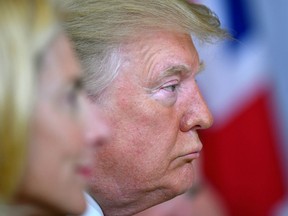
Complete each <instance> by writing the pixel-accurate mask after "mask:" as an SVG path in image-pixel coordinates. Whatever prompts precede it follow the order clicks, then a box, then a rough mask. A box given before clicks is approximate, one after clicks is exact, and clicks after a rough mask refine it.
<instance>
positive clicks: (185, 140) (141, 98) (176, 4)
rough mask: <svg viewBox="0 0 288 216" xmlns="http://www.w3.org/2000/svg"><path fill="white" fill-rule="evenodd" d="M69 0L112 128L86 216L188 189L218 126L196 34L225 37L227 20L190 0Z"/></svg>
mask: <svg viewBox="0 0 288 216" xmlns="http://www.w3.org/2000/svg"><path fill="white" fill-rule="evenodd" d="M65 3H66V4H65V7H67V8H68V10H69V11H70V14H67V15H66V16H65V17H66V18H67V20H66V21H65V27H66V30H67V31H68V33H69V36H71V38H72V40H73V42H74V43H75V47H76V50H77V52H78V54H79V56H80V58H81V60H82V63H83V67H84V70H85V89H86V91H87V93H88V95H89V97H90V99H91V101H92V103H94V104H97V105H99V107H100V108H101V110H103V111H104V115H105V117H106V118H107V119H108V122H109V124H110V127H111V129H112V138H111V142H110V143H109V144H107V145H106V146H103V148H102V149H101V151H97V152H96V154H95V159H96V162H95V163H94V170H93V175H92V179H91V182H90V188H89V194H90V195H91V196H90V197H88V198H87V199H88V202H89V206H90V208H89V210H88V211H87V212H86V214H85V215H103V213H102V211H101V209H102V210H103V212H104V214H105V215H106V216H112V215H117V216H122V215H132V214H135V213H137V212H140V211H142V210H144V209H147V208H149V207H151V206H153V205H156V204H159V203H162V202H164V201H166V200H169V199H172V198H173V197H175V196H177V195H179V194H182V193H184V192H186V191H187V190H188V189H189V188H190V187H191V186H192V185H193V177H194V174H193V166H192V161H193V160H194V159H196V158H198V157H199V153H200V151H201V149H202V143H201V142H200V140H199V138H198V134H197V131H198V130H200V129H205V128H208V127H210V126H211V124H212V116H211V114H210V112H209V110H208V108H207V106H206V104H205V101H204V100H203V98H202V95H201V93H200V91H199V89H198V86H197V83H196V81H195V77H196V75H197V73H198V72H199V71H200V70H201V62H200V60H199V57H198V52H197V50H196V49H195V47H194V44H193V41H192V38H191V35H190V34H192V35H193V36H192V37H193V38H198V39H200V40H201V41H203V42H207V41H211V40H212V39H215V38H216V39H218V38H222V37H225V36H226V34H225V32H224V31H223V30H222V29H221V28H220V27H219V26H220V23H219V20H218V19H217V17H215V16H214V14H213V13H212V12H211V11H210V10H209V9H208V8H207V7H205V6H203V5H197V4H190V3H188V2H187V1H185V0H145V1H141V0H123V1H121V0H81V1H78V0H67V1H65ZM98 204H99V205H98ZM99 206H100V207H101V209H100V207H99Z"/></svg>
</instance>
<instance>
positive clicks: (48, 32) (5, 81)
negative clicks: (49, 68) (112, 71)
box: [0, 0, 57, 204]
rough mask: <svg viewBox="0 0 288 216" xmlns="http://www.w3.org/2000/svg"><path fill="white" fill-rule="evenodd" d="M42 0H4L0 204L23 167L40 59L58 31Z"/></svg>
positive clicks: (0, 14)
mask: <svg viewBox="0 0 288 216" xmlns="http://www.w3.org/2000/svg"><path fill="white" fill-rule="evenodd" d="M56 29H57V27H56V22H55V16H54V9H52V6H51V3H50V2H48V1H46V0H45V1H44V0H9V1H7V0H0V32H1V34H0V176H1V177H0V204H1V203H5V202H8V201H9V200H10V199H11V198H12V196H13V193H14V192H15V190H16V189H17V185H18V183H19V181H20V179H21V175H22V172H23V170H24V167H25V156H26V148H27V142H28V135H29V119H30V116H31V113H32V111H33V105H34V94H35V92H36V85H35V81H36V78H37V72H38V70H39V65H37V64H39V58H40V57H41V54H42V52H44V50H45V47H46V46H47V44H48V43H49V41H50V40H51V38H52V37H53V35H55V34H56Z"/></svg>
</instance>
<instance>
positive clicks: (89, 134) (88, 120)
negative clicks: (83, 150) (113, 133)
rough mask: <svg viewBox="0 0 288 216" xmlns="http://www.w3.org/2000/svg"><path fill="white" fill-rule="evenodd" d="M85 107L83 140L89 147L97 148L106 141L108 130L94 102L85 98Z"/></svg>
mask: <svg viewBox="0 0 288 216" xmlns="http://www.w3.org/2000/svg"><path fill="white" fill-rule="evenodd" d="M85 107H86V109H85V113H84V115H85V126H84V136H85V140H86V142H87V143H88V145H89V146H90V147H93V148H95V147H96V148H97V147H100V146H102V145H104V144H105V143H106V142H107V141H108V139H109V137H110V130H109V127H108V124H107V122H106V121H105V119H104V117H103V114H102V113H101V110H100V109H99V108H98V107H97V105H96V104H94V103H92V102H90V101H89V99H87V98H85Z"/></svg>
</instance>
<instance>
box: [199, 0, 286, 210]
mask: <svg viewBox="0 0 288 216" xmlns="http://www.w3.org/2000/svg"><path fill="white" fill-rule="evenodd" d="M197 2H199V3H203V4H205V5H208V6H209V7H210V8H211V9H212V10H213V11H215V12H216V13H217V15H218V16H219V17H220V20H221V22H222V24H223V25H224V28H226V29H228V30H229V31H230V33H231V34H232V35H233V37H234V38H235V39H236V40H235V41H226V42H223V43H218V44H217V45H215V46H209V47H204V46H201V45H198V46H199V49H200V58H202V59H203V60H204V61H205V62H207V67H206V71H205V72H204V73H203V74H202V75H201V76H200V77H199V85H200V88H201V89H202V92H203V95H204V97H205V98H206V100H207V103H208V105H209V107H210V109H211V111H212V113H213V115H214V118H215V123H214V126H213V127H212V128H211V129H209V130H207V131H205V132H202V133H201V138H202V141H203V143H204V158H203V162H204V165H203V166H204V167H203V168H204V173H205V175H206V176H207V179H208V180H209V181H210V182H211V183H212V184H213V185H214V186H215V188H216V190H218V192H219V194H220V195H221V196H222V198H223V199H224V201H225V203H226V205H227V208H228V210H229V212H230V215H232V216H268V215H269V216H270V215H272V214H273V209H274V208H275V206H276V205H277V203H278V202H280V201H281V200H283V199H284V196H285V183H286V182H285V180H284V179H285V177H284V171H283V169H285V165H284V166H283V164H281V163H283V160H281V155H280V154H279V152H281V151H282V150H281V147H282V146H283V145H282V144H281V142H283V140H282V139H280V138H279V137H280V136H281V135H280V134H279V130H278V128H279V126H278V121H277V117H276V115H275V109H276V108H275V107H274V106H273V104H274V99H273V93H272V92H273V89H274V86H273V85H274V83H273V82H271V80H273V79H272V77H271V75H273V73H271V70H272V69H271V66H270V64H269V60H270V59H269V47H268V46H267V41H266V38H265V37H264V36H263V35H261V31H260V30H259V26H257V20H256V19H253V16H252V14H253V7H252V6H251V3H250V5H248V3H249V1H245V0H217V1H215V0H201V1H200V0H198V1H197ZM254 10H255V9H254ZM287 61H288V59H287ZM287 85H288V80H287ZM286 184H287V183H286Z"/></svg>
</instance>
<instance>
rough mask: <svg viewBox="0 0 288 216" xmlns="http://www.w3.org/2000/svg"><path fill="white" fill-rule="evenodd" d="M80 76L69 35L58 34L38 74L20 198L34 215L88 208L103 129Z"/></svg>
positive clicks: (79, 210)
mask: <svg viewBox="0 0 288 216" xmlns="http://www.w3.org/2000/svg"><path fill="white" fill-rule="evenodd" d="M80 75H81V73H80V68H79V64H78V62H77V60H76V59H75V56H74V53H73V51H72V49H71V47H70V44H69V42H68V40H67V38H66V37H65V36H63V35H61V36H58V37H57V38H56V39H55V41H53V43H52V46H51V47H49V49H48V51H47V52H46V53H45V55H44V58H43V65H42V67H41V70H40V73H39V80H38V92H37V95H36V104H35V110H34V112H33V116H32V120H31V137H30V142H29V145H28V149H29V150H28V158H27V169H26V170H25V173H24V177H23V181H22V184H21V185H20V189H19V192H18V194H17V196H16V198H17V199H16V203H17V204H18V205H21V204H22V205H23V206H25V208H26V209H27V210H28V211H32V212H33V215H34V214H35V215H58V214H62V213H63V214H64V213H74V214H79V213H82V212H83V211H84V210H85V207H86V204H85V199H84V196H83V192H82V191H83V190H84V187H85V185H86V182H87V180H88V177H89V176H90V174H91V168H92V167H91V165H92V155H91V153H89V152H91V150H93V149H94V148H95V147H96V146H97V145H98V144H97V142H98V141H99V139H100V138H101V137H102V136H103V134H104V133H102V132H103V130H102V129H103V128H101V127H100V126H101V124H100V123H99V122H100V120H99V118H98V114H99V113H98V112H97V111H96V110H94V111H93V112H92V108H91V105H90V104H89V103H88V100H87V99H86V98H85V97H84V93H83V92H82V91H81V87H79V86H78V84H77V83H78V81H79V78H80ZM95 122H97V124H95ZM92 124H94V125H95V126H94V127H91V125H92ZM84 129H85V130H84ZM89 154H90V155H89ZM29 206H30V208H29ZM27 214H29V215H31V214H32V213H27Z"/></svg>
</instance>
